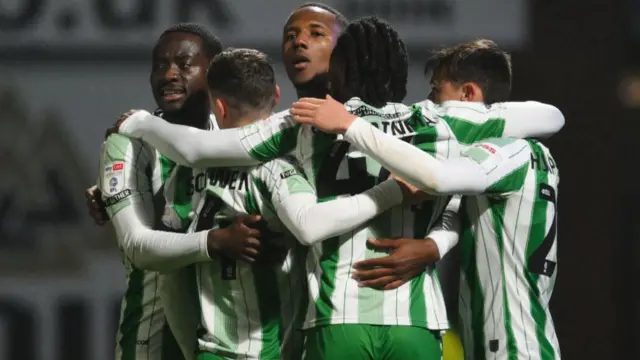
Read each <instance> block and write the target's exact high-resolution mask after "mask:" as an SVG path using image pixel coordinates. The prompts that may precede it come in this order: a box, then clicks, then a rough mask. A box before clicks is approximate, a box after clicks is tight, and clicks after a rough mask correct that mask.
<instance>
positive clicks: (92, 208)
mask: <svg viewBox="0 0 640 360" xmlns="http://www.w3.org/2000/svg"><path fill="white" fill-rule="evenodd" d="M84 197H85V198H86V199H87V201H86V205H87V211H88V212H89V215H90V216H91V218H92V219H93V221H94V222H95V223H96V225H99V226H103V225H104V224H106V223H108V222H109V215H107V211H106V210H105V206H104V202H102V192H101V191H100V189H98V187H97V186H95V185H94V186H92V187H90V188H88V189H87V190H86V191H85V192H84Z"/></svg>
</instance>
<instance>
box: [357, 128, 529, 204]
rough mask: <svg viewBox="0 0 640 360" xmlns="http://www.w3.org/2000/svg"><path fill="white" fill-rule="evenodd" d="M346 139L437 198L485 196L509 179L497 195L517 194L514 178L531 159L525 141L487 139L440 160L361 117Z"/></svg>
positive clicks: (516, 180) (516, 182)
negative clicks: (489, 190) (494, 187)
mask: <svg viewBox="0 0 640 360" xmlns="http://www.w3.org/2000/svg"><path fill="white" fill-rule="evenodd" d="M345 139H346V140H347V141H349V142H350V143H351V144H353V145H355V146H356V147H357V148H359V149H360V150H361V151H362V152H364V153H365V154H367V155H369V156H371V157H372V158H374V159H376V160H378V162H379V163H380V164H382V166H384V167H385V168H387V169H388V170H389V171H390V172H392V173H394V174H396V175H398V176H400V177H401V178H402V179H404V180H406V181H407V182H409V183H410V184H412V185H413V186H416V187H418V188H419V189H421V190H423V191H426V192H429V193H432V194H437V195H453V194H460V195H478V194H482V193H485V192H486V191H487V190H488V189H489V188H490V187H493V186H494V185H496V184H497V183H499V182H500V181H501V180H503V179H505V178H506V177H507V176H511V177H512V178H513V180H514V181H509V182H507V183H504V184H503V186H500V189H499V191H497V192H500V193H506V192H509V191H514V190H515V189H516V188H518V187H520V186H521V185H522V184H521V182H520V181H519V180H521V179H519V178H518V177H517V176H513V175H514V174H515V171H516V170H519V169H523V165H524V164H526V163H528V161H529V156H530V151H528V150H527V148H528V145H527V142H526V141H525V140H517V139H498V140H499V141H500V142H505V146H500V145H497V144H496V142H495V141H494V142H491V141H490V140H487V141H484V142H479V143H475V144H473V146H471V147H470V148H469V149H467V150H466V151H465V153H463V154H462V157H460V158H453V159H448V160H445V161H440V160H438V159H436V158H434V157H433V156H431V155H429V154H428V153H427V152H424V151H422V150H420V149H418V148H417V147H415V146H413V145H411V144H409V143H406V142H404V141H402V140H400V139H397V138H395V137H393V136H391V135H388V134H386V133H383V132H382V131H380V130H378V129H377V128H375V127H373V126H371V125H370V124H369V123H368V122H366V121H365V120H363V119H360V118H358V119H356V121H354V122H353V124H352V125H351V126H350V127H349V129H347V132H346V133H345ZM516 175H517V174H516Z"/></svg>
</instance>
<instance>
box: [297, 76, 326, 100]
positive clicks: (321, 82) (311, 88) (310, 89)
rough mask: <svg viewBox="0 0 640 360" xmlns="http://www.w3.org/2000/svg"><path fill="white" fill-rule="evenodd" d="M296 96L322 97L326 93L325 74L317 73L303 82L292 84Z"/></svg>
mask: <svg viewBox="0 0 640 360" xmlns="http://www.w3.org/2000/svg"><path fill="white" fill-rule="evenodd" d="M294 87H295V88H296V94H297V95H298V98H303V97H314V98H321V99H323V98H324V97H325V96H326V95H327V93H328V86H327V76H326V75H317V76H316V77H314V78H313V79H311V80H309V81H307V82H306V83H304V84H296V85H294Z"/></svg>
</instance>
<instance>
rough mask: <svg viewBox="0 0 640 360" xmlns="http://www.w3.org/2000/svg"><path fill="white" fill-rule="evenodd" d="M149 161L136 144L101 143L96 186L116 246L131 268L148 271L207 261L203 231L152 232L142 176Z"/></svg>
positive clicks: (149, 199) (149, 198)
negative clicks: (126, 258) (121, 251)
mask: <svg viewBox="0 0 640 360" xmlns="http://www.w3.org/2000/svg"><path fill="white" fill-rule="evenodd" d="M151 160H152V154H151V151H149V149H148V148H145V147H143V145H142V144H141V143H140V141H136V140H133V141H132V140H131V139H128V138H126V137H123V136H120V135H111V136H109V138H108V139H107V141H106V142H105V143H104V144H103V149H102V154H101V161H100V177H99V183H100V184H99V187H100V190H101V192H102V199H103V201H104V203H105V205H106V210H107V213H108V215H109V217H110V218H111V222H112V223H113V226H114V229H115V232H116V237H117V239H118V243H119V245H120V248H121V249H122V250H123V252H124V254H125V256H127V257H128V258H129V259H130V260H131V261H132V262H133V264H134V265H136V266H137V267H139V268H142V269H148V270H171V269H177V268H180V267H183V266H186V265H188V264H191V263H194V262H200V261H206V260H208V259H209V257H208V253H207V235H208V234H207V232H200V233H194V234H179V233H172V232H165V231H154V230H152V227H153V215H152V214H153V213H154V209H153V202H152V197H153V194H152V190H151V185H150V181H148V176H147V172H146V170H147V166H148V164H149V163H150V161H151ZM143 179H147V181H145V180H143Z"/></svg>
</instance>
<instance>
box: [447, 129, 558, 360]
mask: <svg viewBox="0 0 640 360" xmlns="http://www.w3.org/2000/svg"><path fill="white" fill-rule="evenodd" d="M463 157H466V158H469V159H472V160H473V161H475V162H477V163H478V164H480V165H481V167H482V169H484V171H485V173H486V175H487V177H488V178H489V180H488V186H487V189H486V191H485V193H484V194H482V195H477V196H468V197H465V198H463V205H462V209H463V210H462V214H463V216H462V219H463V221H462V226H463V236H462V240H461V263H462V272H461V284H460V285H461V287H460V301H459V310H460V317H461V322H462V325H463V326H462V338H463V344H464V348H465V354H466V355H465V356H466V359H474V360H481V359H539V360H555V359H560V349H559V345H558V338H557V336H556V333H555V329H554V326H553V321H552V319H551V313H550V312H549V300H550V298H551V293H552V291H553V287H554V283H555V280H556V275H557V269H556V266H557V232H556V227H557V200H558V183H559V172H558V167H557V165H556V162H555V161H554V159H553V157H552V156H551V153H550V152H549V149H547V148H546V147H545V146H544V145H542V144H541V143H539V142H537V141H534V140H516V139H508V138H504V139H490V140H486V141H485V142H481V143H478V144H474V145H473V146H472V147H471V148H469V149H468V150H467V151H466V152H465V153H464V154H463Z"/></svg>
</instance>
